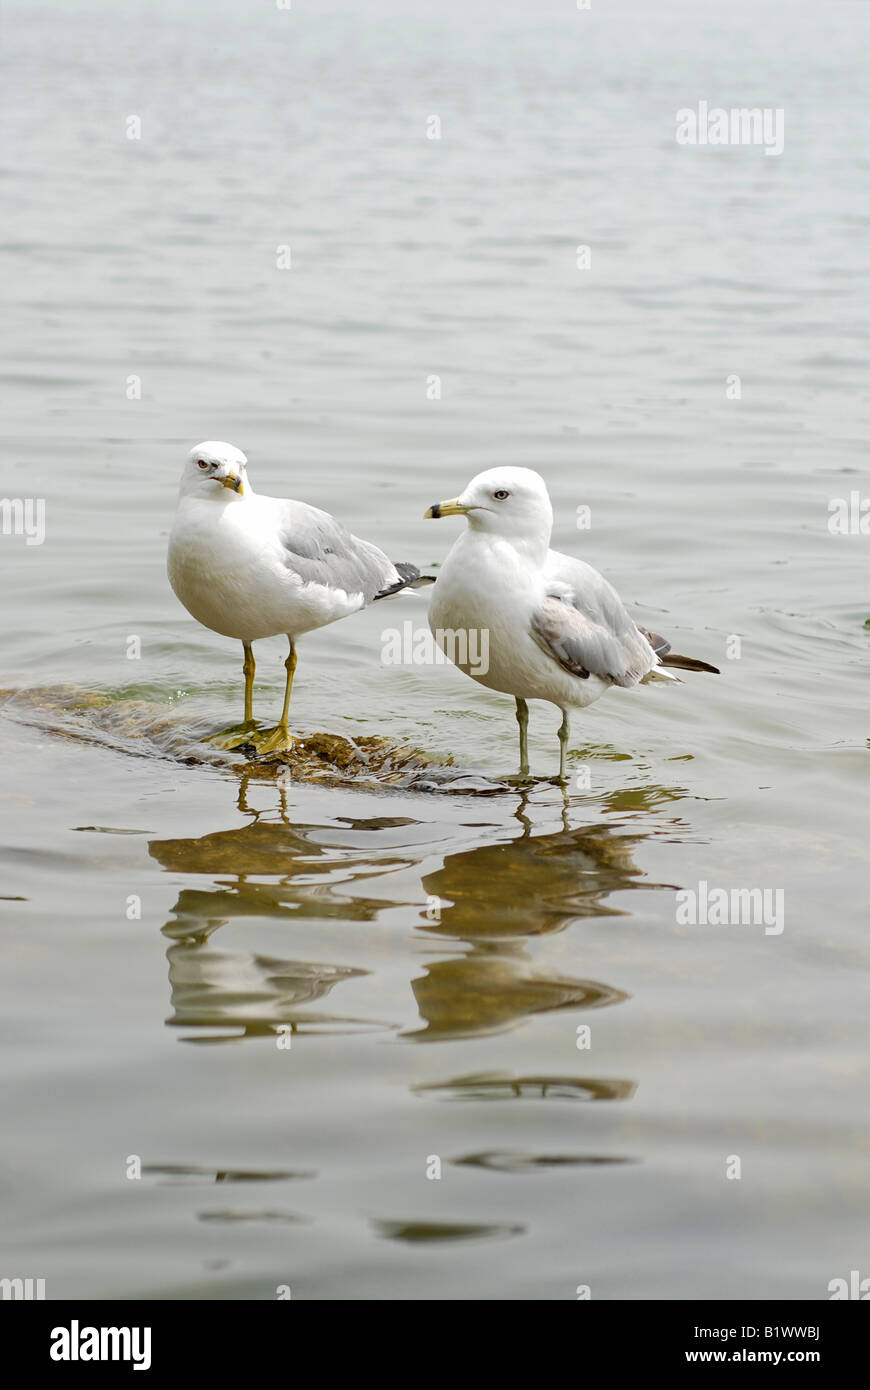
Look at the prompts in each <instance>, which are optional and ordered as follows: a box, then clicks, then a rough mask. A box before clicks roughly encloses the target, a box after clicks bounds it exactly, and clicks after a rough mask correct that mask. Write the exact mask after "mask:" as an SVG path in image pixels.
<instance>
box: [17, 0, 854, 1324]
mask: <svg viewBox="0 0 870 1390" xmlns="http://www.w3.org/2000/svg"><path fill="white" fill-rule="evenodd" d="M178 8H179V7H177V6H174V5H169V4H166V3H159V4H155V3H153V0H149V3H148V4H142V3H139V4H129V5H126V6H124V7H123V10H118V8H117V7H116V6H113V5H109V4H108V3H106V4H103V3H99V4H95V3H87V2H86V0H82V3H77V4H75V5H73V4H60V3H55V4H54V5H52V6H50V7H48V8H45V7H32V6H29V7H26V6H24V5H22V4H20V3H12V4H10V5H8V6H7V7H6V24H5V35H4V39H3V48H4V53H5V65H6V71H5V75H4V78H3V100H2V106H3V110H4V121H3V124H4V129H5V140H4V146H5V153H4V157H3V184H4V188H5V199H4V202H5V211H6V217H5V219H4V221H5V230H4V232H3V242H2V248H0V249H2V263H3V271H4V283H5V285H6V301H7V312H6V315H5V332H4V337H3V342H4V348H3V376H4V386H5V392H4V397H5V422H6V423H5V430H4V435H5V449H4V465H3V473H2V479H0V493H2V495H3V496H5V497H8V498H20V499H25V498H33V499H43V500H44V503H45V538H44V543H43V544H41V545H28V544H26V542H25V538H24V537H23V536H21V535H15V534H4V535H2V536H0V562H2V565H3V592H4V595H5V605H4V629H5V631H4V642H3V660H2V671H0V682H2V686H3V689H4V695H3V703H2V709H0V743H2V760H3V762H2V765H3V777H2V784H0V808H2V817H3V827H2V860H0V865H2V879H0V883H2V887H0V893H2V901H0V952H2V960H3V965H2V973H0V1014H2V1030H3V1052H2V1064H0V1076H2V1086H3V1093H4V1095H3V1102H2V1113H3V1125H2V1130H3V1137H2V1150H3V1182H2V1190H0V1229H2V1231H3V1239H2V1248H0V1256H2V1267H0V1277H24V1276H31V1277H34V1278H36V1277H41V1278H44V1279H45V1280H46V1291H47V1296H48V1297H49V1298H65V1297H72V1296H82V1297H87V1298H107V1297H109V1298H133V1297H146V1298H173V1299H174V1298H214V1299H233V1298H251V1299H270V1298H275V1297H276V1290H277V1289H278V1287H279V1286H282V1285H287V1286H290V1288H291V1289H292V1293H293V1297H294V1298H327V1299H366V1298H371V1299H449V1298H454V1299H457V1298H458V1299H574V1298H576V1296H577V1293H576V1290H577V1288H578V1286H580V1285H586V1286H588V1287H589V1288H590V1290H591V1294H592V1297H593V1298H594V1299H598V1298H605V1299H637V1298H668V1299H670V1298H680V1297H693V1298H701V1299H707V1298H715V1297H743V1296H746V1297H750V1298H756V1299H766V1298H773V1297H786V1298H826V1297H827V1296H828V1295H827V1286H828V1283H829V1281H830V1280H832V1279H834V1278H837V1277H848V1274H849V1271H850V1270H852V1269H860V1270H861V1271H862V1273H863V1274H864V1275H870V1268H868V1260H870V1256H868V1246H867V1238H866V1204H867V1196H866V1192H867V1176H866V1175H867V1163H868V1158H870V1140H868V1129H867V1096H868V1085H867V1072H868V1039H867V1028H866V1018H867V990H868V965H870V948H868V938H867V926H868V911H867V858H868V850H867V846H868V829H870V825H868V819H870V818H868V813H867V773H868V746H867V740H868V735H870V724H868V717H867V666H868V655H870V653H868V647H870V631H868V630H867V629H866V620H867V619H868V618H870V592H868V587H867V556H868V546H870V536H867V535H862V534H860V528H859V527H858V526H856V527H854V528H853V531H854V533H853V534H846V535H837V534H833V533H832V531H831V529H830V528H829V519H830V515H831V513H830V507H831V504H832V502H834V501H835V500H836V499H844V500H847V499H848V498H849V496H850V494H851V493H855V494H857V496H858V499H859V501H860V498H867V497H868V496H870V479H868V465H867V436H868V428H870V398H868V392H867V384H866V359H867V351H868V342H870V324H868V312H867V288H868V276H870V235H868V234H870V194H868V189H870V155H868V148H870V129H868V126H870V115H868V106H867V101H866V52H867V42H868V38H870V33H868V31H870V15H868V10H867V8H866V7H865V6H861V5H857V4H853V3H841V2H840V0H833V2H832V3H830V4H829V5H827V6H826V7H825V8H824V10H823V11H821V10H818V9H816V8H814V7H809V6H807V7H799V6H795V5H792V4H787V3H784V2H782V3H773V4H770V5H767V6H764V7H763V9H759V7H758V6H757V5H755V4H752V5H750V4H748V3H743V0H740V3H734V4H732V3H729V4H728V5H721V6H703V7H699V6H698V5H697V4H696V3H694V0H692V2H691V3H690V0H685V2H684V0H667V3H666V4H664V5H661V6H656V7H654V12H651V11H650V8H649V6H648V5H645V4H644V5H642V4H640V3H639V0H631V3H621V2H620V0H614V3H608V4H603V3H602V4H598V0H595V5H594V8H593V9H592V10H591V11H590V12H579V11H577V10H576V8H575V7H574V5H573V4H571V3H569V2H568V0H560V2H559V3H556V0H538V3H536V4H535V5H534V6H529V5H526V4H520V3H508V4H504V3H501V4H494V3H487V4H484V3H482V0H462V3H458V0H439V3H438V4H437V5H432V4H430V3H428V0H427V3H423V2H422V0H407V2H406V3H399V0H391V2H388V0H377V3H370V2H369V0H367V3H366V5H365V6H358V5H355V4H350V3H330V2H329V0H327V3H324V2H323V0H318V4H317V6H316V7H315V6H314V5H307V4H305V3H302V0H298V3H296V4H294V5H293V7H292V9H290V10H286V11H285V10H279V9H278V8H277V7H272V8H271V9H270V7H269V6H268V5H266V6H262V7H257V6H250V5H247V4H244V3H242V0H233V3H211V2H210V3H208V4H204V3H203V4H200V5H196V4H188V5H185V6H184V7H183V8H184V13H183V14H179V13H175V12H173V11H175V10H177V9H178ZM700 101H707V102H709V103H710V104H711V105H717V104H718V105H721V106H724V107H731V106H760V107H769V108H773V109H778V108H781V109H782V110H783V111H784V113H785V148H784V151H783V153H782V154H781V155H780V156H772V157H771V156H768V155H766V154H765V153H764V150H763V149H762V148H759V147H746V146H741V147H724V148H711V147H706V148H702V147H699V146H695V147H692V146H680V145H678V144H677V143H676V141H675V138H674V128H675V113H676V111H677V110H678V109H680V108H683V107H689V108H694V107H696V106H697V104H698V102H700ZM432 117H438V119H439V120H440V136H441V138H440V139H431V138H428V136H429V134H431V133H433V132H437V124H433V122H432V119H431V118H432ZM131 118H138V120H139V121H140V122H141V130H139V128H138V127H137V126H136V122H135V120H134V121H133V122H132V124H131ZM137 132H138V133H139V135H140V138H138V139H135V138H134V139H131V138H128V135H129V134H131V133H132V134H134V135H135V134H136V133H137ZM578 246H588V247H589V248H590V254H591V263H590V264H589V266H588V268H585V269H584V268H578V263H577V262H578V252H577V248H578ZM279 248H290V249H289V252H282V251H280V250H279ZM279 257H282V258H283V259H284V260H285V261H286V260H287V259H288V258H289V261H290V266H289V268H286V269H280V268H279V267H278V259H279ZM581 259H582V256H581ZM735 375H736V376H737V377H739V378H740V382H739V389H740V396H739V398H736V397H735V387H734V383H733V382H732V383H731V386H730V387H729V386H728V384H727V383H728V379H729V378H730V377H733V376H735ZM433 377H438V378H439V379H440V391H441V394H440V399H430V397H431V396H432V395H433V393H434V389H435V388H434V386H433V383H432V381H431V378H433ZM137 383H138V384H137ZM137 395H138V397H139V398H137ZM204 438H212V439H227V440H230V441H232V442H233V443H235V444H237V445H238V446H240V447H241V448H243V449H244V450H245V452H246V453H247V455H248V458H249V461H250V462H249V468H250V473H251V477H252V481H253V482H254V485H255V487H256V488H257V489H258V490H259V491H261V492H272V493H275V494H285V495H289V496H299V497H303V498H305V499H306V500H308V501H310V502H313V503H316V504H319V505H321V506H325V507H326V508H328V509H329V510H331V511H334V512H335V513H336V514H337V515H339V516H340V517H341V518H342V519H343V520H345V521H346V522H348V523H349V524H350V525H351V526H352V527H353V528H354V529H356V530H357V531H358V532H359V533H360V534H362V535H364V536H366V537H369V538H370V539H372V540H374V541H376V542H377V543H378V544H380V545H381V546H382V547H383V548H385V549H386V550H388V551H389V552H390V554H391V555H392V556H393V557H394V558H396V559H400V560H404V559H407V560H413V561H415V562H417V563H418V564H420V565H422V566H431V565H435V564H437V563H438V562H439V561H440V560H441V559H442V558H443V556H444V554H445V553H446V550H447V548H448V547H449V545H450V544H451V543H452V540H453V538H454V536H455V535H456V534H457V528H458V526H459V525H460V524H461V523H460V522H458V521H457V520H452V521H447V520H445V521H443V522H441V523H437V524H435V523H432V522H425V521H423V520H422V514H423V511H424V510H425V508H426V507H427V506H428V505H429V504H430V503H432V502H434V501H436V500H438V499H440V498H444V497H449V496H453V495H454V494H455V493H456V492H458V491H460V490H461V488H462V487H463V486H464V484H465V483H466V482H467V480H468V479H469V478H470V477H471V475H472V474H474V473H475V472H477V471H478V470H479V469H481V468H484V467H489V466H492V465H493V464H496V463H511V464H523V465H528V466H532V467H535V468H537V469H538V470H539V471H540V472H541V473H542V474H543V475H544V477H545V478H546V479H547V481H548V484H549V486H550V489H551V492H552V496H553V501H554V506H555V509H556V514H557V524H556V534H555V544H556V545H557V546H558V548H560V549H567V550H573V551H575V552H576V553H578V554H580V555H582V556H583V557H584V558H586V559H587V560H589V561H590V562H591V563H592V564H594V565H596V566H597V567H598V568H599V569H601V570H603V571H604V572H605V573H606V574H607V576H608V577H609V578H610V579H611V580H612V581H613V582H614V583H615V584H616V586H617V587H618V589H619V590H620V592H621V593H622V595H623V597H624V598H625V600H626V601H627V602H628V603H629V605H630V606H631V608H632V611H633V613H634V614H635V616H636V617H637V618H638V620H639V621H642V622H643V623H645V624H646V625H648V626H650V627H652V628H655V629H656V630H658V631H661V632H664V633H666V634H667V635H669V636H670V637H671V638H672V639H673V641H674V645H675V647H677V648H678V649H680V650H684V651H688V652H690V653H691V654H693V655H696V656H699V657H702V658H705V659H707V660H709V661H713V662H714V663H715V664H717V665H719V666H721V667H722V675H721V677H719V678H714V677H712V676H695V677H693V676H687V677H686V679H685V683H684V684H683V685H682V686H679V687H677V686H674V687H666V688H663V687H661V686H656V687H654V688H652V689H650V688H646V689H643V690H640V691H635V692H624V691H615V692H612V693H611V694H609V695H608V696H606V697H605V698H604V699H603V700H601V701H600V702H599V703H598V704H596V705H595V706H594V707H592V708H591V709H590V710H588V711H586V712H585V713H578V714H575V716H574V719H573V728H572V740H571V749H572V754H571V771H572V776H573V779H574V780H573V782H572V785H571V789H570V795H569V798H568V801H567V804H566V803H565V802H564V801H563V798H562V796H561V794H560V792H559V790H558V789H557V788H556V787H555V786H554V785H553V784H552V783H550V782H548V781H547V780H546V779H547V778H548V777H550V776H552V774H553V773H554V772H555V770H556V766H557V757H558V746H557V742H556V736H555V735H556V727H557V724H558V719H559V716H558V714H557V712H556V711H555V710H554V709H552V708H551V707H548V706H534V707H533V709H532V727H531V739H530V752H531V761H532V771H533V774H534V775H535V778H536V780H535V782H534V783H533V784H532V785H531V786H530V787H528V788H526V789H521V788H517V787H514V786H511V784H510V783H509V782H507V781H506V780H505V779H506V777H508V776H509V775H511V774H512V773H514V771H515V768H516V762H517V754H516V725H515V721H514V718H513V705H512V701H510V700H509V699H508V698H507V697H499V696H497V695H494V694H491V693H489V692H487V691H485V690H483V689H481V688H478V687H476V686H474V685H472V683H471V682H470V681H468V680H467V679H466V678H465V677H463V676H462V675H460V674H459V673H458V672H457V671H455V670H453V669H452V668H450V667H448V666H437V667H427V666H404V667H395V666H388V665H385V664H383V662H382V661H381V650H382V634H383V633H384V631H385V628H387V627H389V626H400V625H401V624H402V623H405V622H410V623H412V624H413V627H414V629H417V628H421V627H425V624H426V596H425V594H422V593H419V594H415V595H413V596H411V597H406V598H403V599H402V600H401V601H397V602H395V603H393V604H390V605H383V604H378V605H376V606H375V608H374V609H372V610H369V611H368V612H366V613H364V614H361V615H359V616H357V617H355V618H352V619H349V620H347V621H346V622H344V623H342V624H338V625H335V626H333V627H332V628H330V629H327V630H325V631H322V632H320V633H315V634H312V635H311V636H310V637H308V638H306V639H303V641H302V642H301V644H300V662H299V673H298V677H297V682H296V688H295V694H294V707H293V717H294V722H295V726H296V728H297V729H299V730H300V731H301V732H302V733H303V734H312V733H314V732H319V733H325V734H331V735H339V736H350V737H352V738H354V739H355V740H357V741H358V740H359V739H360V738H361V737H362V738H369V739H371V740H382V741H383V742H382V744H380V745H378V744H376V743H374V742H372V743H371V744H369V745H364V747H369V748H371V749H376V748H378V747H381V748H384V749H388V750H389V749H394V750H397V751H396V752H395V753H394V754H393V755H392V756H391V760H390V761H389V762H388V763H386V764H382V763H381V762H379V761H378V759H377V758H374V757H373V760H372V765H371V767H370V768H368V769H363V771H362V772H353V770H351V771H349V772H346V773H344V774H342V773H337V774H335V775H333V776H323V777H319V778H318V777H309V776H305V777H293V775H292V773H288V772H287V771H286V770H284V771H282V770H280V769H275V768H271V769H270V768H262V767H261V768H256V767H254V768H250V767H248V766H247V765H246V763H245V760H244V758H242V757H239V756H236V757H229V758H226V757H225V758H220V757H216V756H212V755H211V754H209V753H208V751H207V750H206V749H204V747H203V745H202V744H201V743H200V742H199V739H200V736H201V735H202V734H203V733H205V732H208V731H209V730H213V729H217V728H220V727H221V726H223V725H225V724H228V723H231V722H234V721H235V720H236V719H237V718H238V717H240V715H241V698H242V684H241V663H240V655H241V653H240V650H239V649H238V648H237V646H236V645H234V644H232V643H230V642H227V641H225V640H223V639H221V638H219V637H217V636H215V635H213V634H211V633H209V632H206V631H205V630H203V629H202V628H200V627H198V626H197V625H196V624H195V623H194V622H193V620H192V619H190V618H189V617H188V615H187V614H186V613H185V612H184V611H183V609H181V608H180V606H179V605H178V603H177V601H176V600H175V598H174V596H173V594H172V593H171V591H170V589H169V586H168V583H167V581H166V578H165V568H164V565H165V548H166V540H167V534H168V530H169V526H170V524H171V519H172V515H173V511H174V506H175V492H176V487H177V479H178V474H179V472H180V468H181V464H182V460H183V457H184V454H185V453H186V451H187V450H188V449H189V448H190V447H191V445H192V444H194V443H195V442H196V441H197V440H200V439H204ZM578 507H589V508H591V522H592V524H591V526H590V527H588V528H584V529H578V527H577V515H578V513H577V509H578ZM7 530H8V528H7ZM385 610H386V611H385ZM131 639H132V640H131ZM135 639H138V642H137V641H136V640H135ZM735 639H739V640H735ZM137 650H140V654H139V655H138V656H137V655H136V652H137ZM283 657H284V647H283V644H282V643H281V641H280V640H276V641H273V642H266V643H262V644H261V645H260V646H259V648H258V660H259V666H258V678H257V687H256V692H255V702H256V703H255V709H256V713H257V715H258V716H259V717H260V718H262V719H263V720H264V721H267V720H268V721H270V722H274V721H275V719H276V717H277V714H278V711H279V708H280V698H281V689H282V681H283V674H284V672H283V666H282V662H283ZM10 692H11V693H10ZM336 746H343V747H346V746H347V745H342V744H341V743H340V742H339V744H338V745H336ZM414 749H419V750H422V751H423V752H424V753H425V754H426V755H428V757H430V758H432V759H433V760H435V763H436V764H437V763H438V762H444V761H446V760H448V759H449V758H451V757H452V759H453V765H452V768H451V769H448V770H447V771H442V772H440V773H439V772H438V769H437V767H436V768H435V769H434V772H433V775H432V777H431V778H429V777H428V776H427V774H426V772H425V768H422V769H421V768H420V766H419V765H418V763H417V762H415V761H414V760H412V761H411V762H408V763H403V759H404V758H405V757H406V755H407V753H408V750H414ZM402 750H404V752H403V751H402ZM701 883H705V884H707V885H708V889H709V890H712V889H714V888H724V889H726V890H728V891H729V892H730V890H732V889H740V888H746V889H755V890H762V891H763V890H768V893H769V894H770V895H774V894H776V893H778V892H781V893H782V894H783V895H784V896H783V897H782V899H775V898H774V897H773V896H770V897H769V901H770V902H774V901H779V902H781V904H782V905H783V912H782V916H781V921H780V925H781V926H782V927H783V929H782V930H781V931H776V930H766V929H765V925H764V924H763V923H761V922H759V921H755V922H752V921H744V922H742V923H741V922H740V921H737V922H733V923H732V924H731V925H713V924H709V923H708V924H703V923H701V924H698V925H693V924H691V923H686V922H683V921H681V920H678V904H679V902H680V901H681V900H679V899H678V898H677V893H678V892H679V891H681V890H692V891H694V892H696V893H697V892H699V891H700V890H699V885H700V884H701ZM585 1028H588V1030H589V1031H588V1033H586V1032H584V1031H583V1030H584V1029H585ZM578 1029H579V1030H581V1031H580V1032H579V1033H578ZM584 1043H588V1044H589V1045H588V1046H583V1045H582V1044H584ZM288 1044H289V1045H288ZM578 1044H580V1045H578ZM137 1160H138V1162H139V1163H140V1164H141V1176H140V1177H138V1178H137V1177H136V1176H135V1173H136V1172H137V1171H138V1169H137ZM439 1163H440V1178H439V1177H437V1176H433V1174H435V1173H436V1172H437V1170H438V1168H439ZM738 1172H739V1176H736V1174H737V1173H738ZM131 1173H132V1174H133V1176H128V1174H131ZM729 1174H730V1176H729Z"/></svg>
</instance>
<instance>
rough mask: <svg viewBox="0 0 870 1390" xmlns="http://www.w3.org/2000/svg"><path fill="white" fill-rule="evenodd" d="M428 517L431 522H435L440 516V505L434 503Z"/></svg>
mask: <svg viewBox="0 0 870 1390" xmlns="http://www.w3.org/2000/svg"><path fill="white" fill-rule="evenodd" d="M429 515H430V517H431V518H432V520H433V521H437V520H438V519H439V517H440V516H441V504H440V503H439V502H436V503H435V505H434V507H430V508H429Z"/></svg>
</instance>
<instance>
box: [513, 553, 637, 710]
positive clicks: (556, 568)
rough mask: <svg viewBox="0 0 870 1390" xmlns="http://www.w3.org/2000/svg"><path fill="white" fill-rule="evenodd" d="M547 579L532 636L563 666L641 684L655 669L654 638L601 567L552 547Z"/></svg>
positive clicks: (578, 672)
mask: <svg viewBox="0 0 870 1390" xmlns="http://www.w3.org/2000/svg"><path fill="white" fill-rule="evenodd" d="M545 579H546V588H547V597H546V598H545V599H544V601H543V603H542V604H541V606H540V608H539V609H538V610H537V611H536V612H535V613H534V614H533V617H532V636H533V637H534V639H535V641H536V642H537V644H538V646H539V647H540V648H541V649H542V651H544V652H546V653H547V654H548V655H549V656H551V657H553V659H554V660H555V661H557V662H558V663H559V665H560V666H562V667H563V669H564V670H566V671H569V672H570V673H571V674H572V675H575V676H577V677H578V678H579V679H581V680H585V679H587V678H588V677H589V676H590V675H595V676H600V677H601V678H602V679H604V680H610V681H612V682H613V684H614V685H622V686H632V685H637V683H638V681H640V680H642V679H643V677H644V676H645V675H646V674H647V672H649V671H650V670H652V668H653V667H654V666H655V665H656V659H655V653H654V651H653V649H652V647H651V645H650V643H649V642H648V641H647V639H646V636H645V635H643V634H642V633H641V632H640V630H639V629H638V628H637V627H636V625H635V624H634V622H633V621H632V619H631V617H630V616H629V614H628V611H627V610H626V608H625V606H624V604H623V602H622V600H621V599H620V597H619V595H618V594H617V592H616V590H615V589H614V588H613V587H612V586H611V585H610V584H608V582H607V580H606V579H605V578H604V577H603V576H602V575H600V574H599V573H598V571H597V570H594V569H593V568H592V566H591V565H587V564H586V563H585V561H583V560H575V559H574V558H573V556H570V555H560V554H559V553H558V551H551V552H550V554H549V557H548V561H547V568H546V574H545Z"/></svg>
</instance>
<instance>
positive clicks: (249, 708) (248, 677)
mask: <svg viewBox="0 0 870 1390" xmlns="http://www.w3.org/2000/svg"><path fill="white" fill-rule="evenodd" d="M242 646H243V647H244V649H245V661H244V665H243V666H242V670H243V671H244V673H245V723H246V724H253V722H254V675H255V673H256V670H257V664H256V662H255V661H254V648H253V647H252V646H251V644H250V642H243V643H242Z"/></svg>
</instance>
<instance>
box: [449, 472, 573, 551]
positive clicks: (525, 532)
mask: <svg viewBox="0 0 870 1390" xmlns="http://www.w3.org/2000/svg"><path fill="white" fill-rule="evenodd" d="M425 515H426V516H427V517H433V518H436V519H437V518H438V517H442V516H464V517H466V518H467V520H468V524H469V526H470V527H471V529H472V530H473V531H487V532H489V533H490V534H491V535H496V536H504V537H505V538H506V539H508V540H513V541H539V542H546V543H547V544H549V539H550V532H551V531H552V529H553V508H552V506H551V505H550V498H549V494H548V492H547V485H546V483H545V482H544V480H543V478H542V477H541V475H540V473H535V471H534V470H533V469H531V468H488V469H487V470H486V472H485V473H478V474H477V477H476V478H472V480H471V482H470V483H469V484H468V487H467V488H466V489H465V491H464V492H462V493H460V495H459V496H458V497H452V498H451V499H450V501H449V502H436V503H435V506H434V507H430V508H429V510H428V511H427V512H426V513H425Z"/></svg>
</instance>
